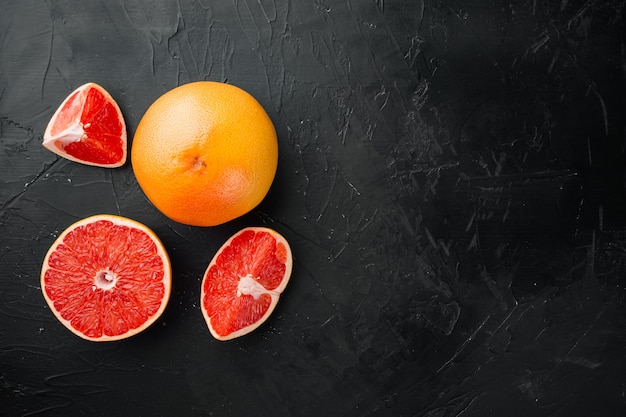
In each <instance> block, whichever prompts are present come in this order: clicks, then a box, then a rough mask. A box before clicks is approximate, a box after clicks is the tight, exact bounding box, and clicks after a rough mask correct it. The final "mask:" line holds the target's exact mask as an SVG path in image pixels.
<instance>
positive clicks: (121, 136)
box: [42, 83, 127, 168]
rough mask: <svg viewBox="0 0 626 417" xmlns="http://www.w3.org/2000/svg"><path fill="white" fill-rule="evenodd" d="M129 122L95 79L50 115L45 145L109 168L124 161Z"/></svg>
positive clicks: (58, 151) (51, 149) (82, 160)
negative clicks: (126, 121) (127, 123)
mask: <svg viewBox="0 0 626 417" xmlns="http://www.w3.org/2000/svg"><path fill="white" fill-rule="evenodd" d="M126 142H127V136H126V124H125V122H124V117H123V116H122V112H121V111H120V108H119V106H118V105H117V103H116V102H115V100H113V98H112V97H111V95H110V94H109V93H108V92H107V91H106V90H105V89H104V88H102V87H101V86H99V85H98V84H95V83H87V84H84V85H82V86H80V87H78V88H77V89H76V90H74V91H73V92H72V93H71V94H70V95H69V96H68V97H67V98H66V99H65V100H64V101H63V103H61V106H59V108H58V109H57V111H56V112H55V113H54V115H53V116H52V119H50V122H49V123H48V127H47V128H46V131H45V132H44V135H43V143H42V144H43V146H44V147H45V148H46V149H48V150H50V151H52V152H54V153H56V154H57V155H59V156H62V157H63V158H66V159H69V160H70V161H74V162H80V163H82V164H86V165H94V166H99V167H105V168H115V167H119V166H122V165H124V163H125V162H126V154H127V143H126Z"/></svg>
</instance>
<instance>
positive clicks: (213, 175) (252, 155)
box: [131, 81, 278, 226]
mask: <svg viewBox="0 0 626 417" xmlns="http://www.w3.org/2000/svg"><path fill="white" fill-rule="evenodd" d="M131 163H132V167H133V171H134V173H135V177H136V178H137V182H138V183H139V186H140V187H141V189H142V190H143V192H144V193H145V194H146V196H147V197H148V199H149V200H150V201H151V202H152V204H154V206H155V207H156V208H157V209H159V210H160V211H161V212H162V213H163V214H164V215H166V216H167V217H169V218H170V219H172V220H175V221H177V222H180V223H184V224H188V225H192V226H215V225H219V224H222V223H225V222H228V221H230V220H233V219H235V218H237V217H240V216H242V215H244V214H246V213H248V212H249V211H251V210H252V209H253V208H255V207H256V206H257V205H258V204H259V203H260V202H261V201H262V200H263V199H264V197H265V196H266V194H267V192H268V191H269V189H270V186H271V184H272V182H273V180H274V176H275V175H276V169H277V166H278V140H277V137H276V130H275V129H274V125H273V124H272V121H271V120H270V117H269V116H268V114H267V113H266V112H265V110H264V109H263V107H262V106H261V104H260V103H259V102H258V101H257V100H256V99H255V98H254V97H253V96H252V95H250V94H249V93H248V92H246V91H244V90H243V89H241V88H239V87H236V86H233V85H230V84H226V83H221V82H214V81H198V82H192V83H188V84H184V85H182V86H179V87H176V88H174V89H172V90H170V91H168V92H166V93H165V94H163V95H162V96H161V97H159V98H158V99H157V100H156V101H155V102H154V103H153V104H152V105H151V106H150V107H149V108H148V110H147V111H146V113H145V114H144V116H143V117H142V119H141V121H140V122H139V125H138V127H137V130H136V132H135V135H134V138H133V142H132V147H131Z"/></svg>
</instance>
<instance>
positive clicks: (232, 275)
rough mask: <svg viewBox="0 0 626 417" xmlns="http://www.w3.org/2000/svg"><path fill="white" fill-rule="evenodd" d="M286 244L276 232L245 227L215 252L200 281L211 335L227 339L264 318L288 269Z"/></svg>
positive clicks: (287, 274) (285, 280)
mask: <svg viewBox="0 0 626 417" xmlns="http://www.w3.org/2000/svg"><path fill="white" fill-rule="evenodd" d="M292 264H293V261H292V256H291V249H290V247H289V244H288V243H287V241H286V240H285V238H284V237H282V236H281V235H280V234H278V233H277V232H275V231H274V230H271V229H267V228H262V227H249V228H246V229H243V230H241V231H240V232H238V233H237V234H235V235H234V236H232V237H231V238H230V239H229V240H228V241H227V242H226V243H225V244H224V245H223V246H222V247H221V248H220V249H219V251H218V252H217V253H216V255H215V256H214V257H213V260H212V261H211V263H210V264H209V266H208V268H207V270H206V272H205V274H204V278H203V280H202V291H201V300H200V303H201V309H202V314H203V315H204V318H205V320H206V322H207V325H208V327H209V330H210V331H211V334H212V335H213V336H214V337H215V338H216V339H218V340H229V339H233V338H236V337H239V336H243V335H245V334H247V333H250V332H251V331H253V330H254V329H256V328H257V327H258V326H260V325H261V324H262V323H263V322H265V321H266V320H267V319H268V318H269V316H270V314H271V313H272V311H273V310H274V308H275V307H276V304H277V303H278V299H279V296H280V294H281V293H282V292H283V290H284V289H285V287H286V286H287V283H288V282H289V278H290V276H291V269H292Z"/></svg>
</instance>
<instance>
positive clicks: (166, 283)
mask: <svg viewBox="0 0 626 417" xmlns="http://www.w3.org/2000/svg"><path fill="white" fill-rule="evenodd" d="M100 220H107V221H110V222H112V223H113V224H115V225H121V226H126V227H129V228H131V229H137V230H140V231H141V232H143V233H145V234H146V235H148V237H149V238H150V239H151V240H152V242H153V243H154V244H155V246H156V248H157V254H158V256H159V257H160V259H161V261H162V262H163V279H162V283H163V287H164V294H163V297H162V300H161V304H160V306H159V309H158V310H157V311H156V312H155V313H154V314H153V315H152V316H150V317H149V318H148V319H147V320H146V321H145V322H144V323H143V324H142V325H140V326H138V327H136V328H132V329H129V330H128V331H127V332H126V333H123V334H117V335H107V334H103V335H102V336H99V337H90V336H88V335H86V334H84V333H83V332H81V331H80V330H79V329H76V328H75V327H74V326H73V325H72V323H71V320H66V319H64V318H63V317H62V314H61V312H60V311H59V310H58V309H57V308H56V307H55V301H54V300H53V299H52V298H51V297H50V296H49V294H48V291H47V285H46V280H45V276H46V272H47V271H48V270H50V269H52V268H50V267H49V260H50V257H51V256H52V255H53V254H54V253H55V252H56V250H57V248H58V247H59V246H60V245H62V244H63V243H64V241H65V238H66V236H67V235H69V234H70V233H72V232H73V231H74V230H76V229H77V228H79V227H81V226H84V225H88V224H90V223H95V222H97V221H100ZM90 278H91V279H96V280H97V279H98V277H87V279H90ZM171 281H172V268H171V263H170V260H169V256H168V254H167V252H166V250H165V247H164V246H163V243H162V242H161V240H160V239H159V238H158V236H157V235H156V234H155V233H154V232H153V231H152V230H151V229H150V228H148V227H147V226H145V225H144V224H142V223H139V222H137V221H135V220H132V219H129V218H126V217H121V216H116V215H112V214H99V215H95V216H91V217H87V218H84V219H82V220H79V221H77V222H75V223H74V224H72V225H70V226H69V227H68V228H67V229H65V230H64V231H63V232H62V233H61V234H60V235H59V236H58V237H57V239H56V240H55V242H54V243H53V244H52V246H50V248H49V249H48V252H47V253H46V256H45V257H44V260H43V266H42V270H41V277H40V284H41V290H42V293H43V296H44V299H45V300H46V303H47V304H48V306H49V307H50V310H51V311H52V313H53V314H54V316H55V317H56V318H57V319H58V320H59V322H61V323H62V324H63V325H64V326H65V327H66V328H67V329H68V330H70V331H71V332H72V333H74V334H75V335H77V336H79V337H81V338H83V339H85V340H90V341H94V342H109V341H116V340H122V339H127V338H129V337H131V336H134V335H136V334H138V333H141V332H142V331H144V330H145V329H147V328H148V327H150V326H151V325H152V324H153V323H154V322H155V321H157V320H158V319H159V317H160V316H161V315H162V314H163V312H164V311H165V308H166V307H167V304H168V301H169V298H170V294H171V287H172V283H171Z"/></svg>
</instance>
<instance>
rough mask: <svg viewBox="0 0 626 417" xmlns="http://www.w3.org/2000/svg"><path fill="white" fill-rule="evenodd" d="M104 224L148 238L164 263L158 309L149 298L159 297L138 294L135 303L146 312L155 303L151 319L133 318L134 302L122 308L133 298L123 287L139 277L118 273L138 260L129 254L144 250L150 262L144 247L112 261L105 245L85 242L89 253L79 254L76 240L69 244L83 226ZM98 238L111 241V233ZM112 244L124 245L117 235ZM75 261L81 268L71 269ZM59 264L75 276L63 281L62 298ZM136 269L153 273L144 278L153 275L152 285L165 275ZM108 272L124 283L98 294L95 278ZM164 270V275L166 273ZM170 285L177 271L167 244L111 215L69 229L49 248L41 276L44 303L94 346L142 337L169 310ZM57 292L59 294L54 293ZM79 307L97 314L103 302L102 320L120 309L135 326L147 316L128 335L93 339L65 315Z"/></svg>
mask: <svg viewBox="0 0 626 417" xmlns="http://www.w3.org/2000/svg"><path fill="white" fill-rule="evenodd" d="M100 221H104V222H109V223H111V224H112V225H113V226H121V227H128V228H129V229H132V230H133V231H131V233H134V232H135V231H138V232H139V233H144V234H145V235H147V237H148V238H149V239H150V241H151V242H152V244H153V245H154V249H155V254H156V255H158V259H159V261H158V263H159V264H161V262H162V264H161V267H162V273H163V276H162V278H161V279H160V280H158V281H153V283H154V284H156V285H158V284H162V295H161V297H160V298H159V299H158V306H157V305H156V302H155V300H156V299H148V298H154V297H140V298H136V297H137V293H135V298H134V302H133V303H140V304H141V305H143V306H144V307H146V306H147V305H148V303H154V305H155V306H154V308H153V313H152V314H151V315H150V316H147V317H143V316H142V315H143V313H141V312H140V313H133V312H130V311H128V308H132V304H133V303H131V306H130V307H124V306H123V304H122V303H123V302H124V300H126V301H128V300H129V298H128V297H127V295H128V293H127V292H126V291H125V290H124V287H126V286H127V285H128V281H129V280H130V281H131V285H132V281H134V278H135V277H136V274H137V273H138V272H137V271H132V270H129V269H124V270H119V265H120V264H124V259H126V258H128V259H130V260H135V259H136V258H135V256H128V255H126V254H128V253H130V254H132V253H135V254H136V253H137V252H136V250H139V251H140V252H141V253H142V257H144V258H145V256H144V255H145V250H146V249H145V248H144V247H143V246H142V247H141V248H140V249H138V248H135V251H133V250H132V248H131V249H128V248H127V249H126V251H125V252H124V253H122V254H120V253H117V254H116V255H114V256H113V257H111V256H107V255H106V252H107V251H106V250H102V249H101V248H102V246H98V244H97V243H96V244H93V242H89V241H84V240H81V244H83V243H86V244H87V245H86V246H88V248H81V249H78V248H77V247H76V246H74V245H72V242H71V239H70V241H67V240H66V238H67V237H68V235H71V234H72V232H74V231H75V230H76V229H78V228H80V227H84V226H85V227H89V226H90V225H92V224H94V223H96V222H100ZM94 239H98V240H100V241H105V242H106V241H107V236H106V234H103V233H102V232H101V231H98V233H97V235H96V236H94ZM126 239H127V240H126V242H129V241H132V239H130V237H126ZM112 241H117V242H120V237H119V236H118V237H117V239H116V240H112ZM60 246H66V248H65V249H63V250H61V251H59V249H60V248H59V247H60ZM151 246H152V245H151ZM59 252H65V253H70V254H71V256H70V257H71V258H73V259H64V258H63V257H59ZM119 256H121V257H122V259H119V258H117V260H115V258H116V257H119ZM76 259H81V261H80V262H79V264H78V265H74V266H72V262H74V263H75V262H76ZM107 259H108V260H107ZM156 259H157V257H156V256H152V260H153V262H154V261H155V260H156ZM142 260H143V261H144V262H145V261H146V260H147V259H142ZM55 264H61V265H63V269H64V270H67V269H69V270H70V271H74V272H72V273H71V277H69V278H68V279H64V280H63V283H62V287H63V288H62V294H61V295H60V294H57V292H58V291H59V287H60V286H61V285H60V283H59V282H58V281H56V282H54V281H55V280H56V279H55V278H54V275H58V272H55V267H54V265H55ZM136 267H139V268H140V269H143V270H145V271H148V272H145V273H146V274H151V275H152V277H151V280H154V279H156V277H157V276H159V275H160V273H159V274H154V273H153V272H152V271H150V270H149V269H146V265H139V266H136ZM86 270H90V271H91V273H88V274H86V275H85V274H84V272H85V271H86ZM104 270H107V271H111V272H112V273H114V274H116V275H118V277H119V278H118V281H117V282H116V283H115V284H112V287H114V288H112V289H111V290H107V291H100V290H97V288H96V285H95V284H96V280H97V278H96V276H97V275H98V273H99V272H102V271H104ZM159 271H161V269H160V270H159ZM66 278H67V277H66ZM171 281H172V269H171V263H170V260H169V256H168V254H167V252H166V250H165V247H164V246H163V244H162V242H161V241H160V239H159V238H158V236H157V235H156V234H155V233H154V232H153V231H152V230H151V229H149V228H148V227H147V226H145V225H143V224H141V223H139V222H137V221H135V220H132V219H129V218H126V217H121V216H116V215H111V214H99V215H95V216H91V217H87V218H84V219H82V220H79V221H77V222H76V223H74V224H72V225H70V226H69V227H67V228H66V229H65V230H64V231H63V232H62V233H61V234H60V235H59V236H58V237H57V239H56V240H55V242H54V243H53V244H52V245H51V246H50V248H49V250H48V252H47V253H46V256H45V258H44V260H43V264H42V269H41V276H40V285H41V290H42V293H43V296H44V299H45V300H46V302H47V304H48V306H49V307H50V310H51V311H52V313H53V314H54V316H55V317H56V318H57V319H58V320H59V321H60V322H61V323H62V324H63V325H64V326H65V327H66V328H67V329H68V330H70V331H71V332H72V333H74V334H76V335H77V336H80V337H81V338H83V339H86V340H90V341H94V342H108V341H115V340H121V339H126V338H128V337H131V336H133V335H136V334H138V333H140V332H142V331H143V330H145V329H147V328H148V327H149V326H150V325H152V324H153V323H154V322H155V321H156V320H157V319H158V318H159V317H160V316H161V315H162V314H163V312H164V311H165V308H166V307H167V304H168V301H169V298H170V293H171V286H172V285H171ZM55 287H56V288H57V289H55ZM159 287H160V285H159ZM146 288H147V287H145V286H143V287H142V291H145V289H146ZM117 289H119V290H121V291H122V293H121V297H120V296H119V295H117V294H113V293H111V292H114V291H116V290H117ZM105 293H108V294H105ZM150 295H151V296H156V295H157V294H156V293H150ZM131 297H132V295H131ZM104 300H109V301H108V302H104ZM77 302H79V303H80V304H81V307H80V308H78V309H73V310H72V311H80V312H81V313H84V312H85V311H94V309H95V310H97V309H98V308H99V307H98V302H100V303H101V304H102V305H103V306H104V308H102V310H101V311H100V310H97V311H100V314H101V315H102V317H104V316H106V315H107V314H108V315H109V316H110V314H111V312H113V311H114V310H116V308H115V307H118V308H121V309H122V313H123V314H122V315H121V317H126V318H124V321H125V322H127V323H130V317H132V316H133V315H134V316H135V317H137V315H139V316H142V318H140V319H139V323H137V324H138V325H136V326H134V325H131V326H130V327H128V328H127V331H126V332H123V333H116V334H107V333H106V332H104V333H102V334H100V335H97V336H92V335H90V334H88V333H87V332H84V331H83V330H81V329H79V328H77V327H76V326H75V324H74V320H75V319H76V318H75V317H74V318H70V317H68V316H67V312H68V311H67V310H65V308H64V306H67V305H68V304H74V305H76V303H77ZM121 302H122V303H121ZM108 303H114V304H108Z"/></svg>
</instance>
